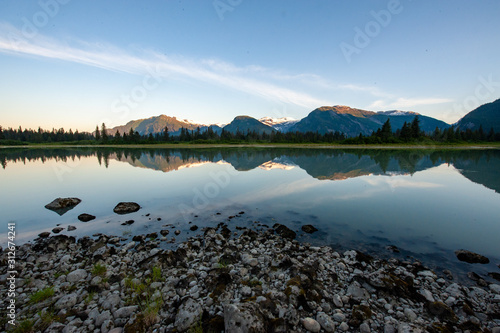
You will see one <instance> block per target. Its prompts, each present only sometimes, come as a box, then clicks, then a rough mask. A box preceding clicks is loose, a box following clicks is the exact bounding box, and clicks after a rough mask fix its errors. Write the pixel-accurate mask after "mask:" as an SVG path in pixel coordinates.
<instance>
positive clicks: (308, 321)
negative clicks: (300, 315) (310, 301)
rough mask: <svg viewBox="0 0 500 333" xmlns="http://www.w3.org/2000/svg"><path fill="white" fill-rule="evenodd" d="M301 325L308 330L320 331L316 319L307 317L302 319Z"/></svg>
mask: <svg viewBox="0 0 500 333" xmlns="http://www.w3.org/2000/svg"><path fill="white" fill-rule="evenodd" d="M302 325H304V327H305V329H306V330H308V331H309V332H315V333H317V332H319V331H321V326H320V324H319V323H318V322H317V321H316V320H314V319H312V318H309V317H308V318H304V319H302Z"/></svg>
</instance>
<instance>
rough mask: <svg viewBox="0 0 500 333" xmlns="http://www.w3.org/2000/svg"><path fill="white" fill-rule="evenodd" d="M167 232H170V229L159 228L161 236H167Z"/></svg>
mask: <svg viewBox="0 0 500 333" xmlns="http://www.w3.org/2000/svg"><path fill="white" fill-rule="evenodd" d="M169 233H170V231H169V230H161V231H160V234H161V235H162V236H167V235H168V234H169Z"/></svg>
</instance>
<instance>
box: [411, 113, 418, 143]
mask: <svg viewBox="0 0 500 333" xmlns="http://www.w3.org/2000/svg"><path fill="white" fill-rule="evenodd" d="M410 129H411V137H412V138H413V139H418V138H420V136H421V133H420V119H418V116H415V118H413V121H412V122H411V126H410Z"/></svg>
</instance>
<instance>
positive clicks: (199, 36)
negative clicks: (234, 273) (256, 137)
mask: <svg viewBox="0 0 500 333" xmlns="http://www.w3.org/2000/svg"><path fill="white" fill-rule="evenodd" d="M498 13H500V1H497V0H491V1H488V0H485V1H479V2H478V1H470V0H453V1H451V0H449V1H439V2H436V1H412V0H401V1H398V0H381V1H379V0H372V1H336V0H335V1H334V0H311V1H290V0H273V1H269V0H267V1H263V0H252V1H250V0H209V1H199V0H197V1H195V0H189V1H188V0H186V1H180V0H177V1H170V0H151V1H130V0H120V1H118V0H109V1H97V0H88V1H83V0H39V1H18V0H0V73H1V75H0V125H1V126H3V127H4V128H8V127H13V128H17V127H19V126H22V127H23V128H34V129H36V128H38V126H41V127H42V128H45V129H52V128H56V129H57V128H61V127H63V128H65V129H66V130H68V129H69V128H71V129H73V130H75V129H78V130H80V131H91V130H93V129H94V128H95V126H96V125H98V124H99V125H100V124H102V123H103V122H104V123H106V125H107V127H108V128H110V127H113V126H117V125H123V124H125V123H127V122H128V121H130V120H133V119H140V118H149V117H152V116H158V115H160V114H165V115H168V116H175V117H177V118H178V119H190V120H193V121H195V122H197V123H202V124H212V123H229V122H230V121H231V120H232V119H233V118H234V117H236V116H238V115H250V116H252V117H255V118H261V117H264V116H270V117H275V118H280V117H292V118H295V119H301V118H303V117H305V116H307V114H308V113H309V112H311V111H312V110H314V109H315V108H317V107H320V106H331V105H348V106H351V107H354V108H360V109H365V110H371V111H382V110H396V109H397V110H407V111H415V112H419V113H421V114H423V115H426V116H430V117H434V118H437V119H440V120H443V121H446V122H448V123H454V122H456V121H458V120H459V119H460V118H461V117H462V116H464V115H465V114H466V113H467V112H469V111H471V110H472V109H474V108H476V107H477V106H479V105H482V104H485V103H488V102H491V101H494V100H495V99H497V98H500V56H499V55H500V37H499V36H500V35H499V31H500V20H498Z"/></svg>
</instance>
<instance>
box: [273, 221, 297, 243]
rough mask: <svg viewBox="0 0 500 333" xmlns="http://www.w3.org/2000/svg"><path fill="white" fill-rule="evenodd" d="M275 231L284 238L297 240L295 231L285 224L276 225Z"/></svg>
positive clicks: (274, 226)
mask: <svg viewBox="0 0 500 333" xmlns="http://www.w3.org/2000/svg"><path fill="white" fill-rule="evenodd" d="M273 229H274V230H275V231H276V233H277V234H278V235H280V236H281V237H283V238H287V239H295V237H297V234H296V233H295V231H293V230H291V229H289V228H288V227H287V226H285V225H283V224H279V223H276V224H275V225H273Z"/></svg>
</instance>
